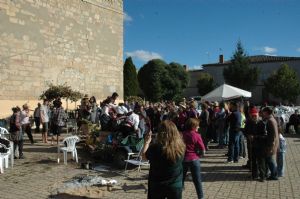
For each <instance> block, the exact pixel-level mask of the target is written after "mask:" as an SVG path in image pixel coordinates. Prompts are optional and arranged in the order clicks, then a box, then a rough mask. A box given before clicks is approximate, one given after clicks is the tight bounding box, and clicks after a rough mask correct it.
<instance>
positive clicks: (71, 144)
mask: <svg viewBox="0 0 300 199" xmlns="http://www.w3.org/2000/svg"><path fill="white" fill-rule="evenodd" d="M79 140H80V139H79V137H78V136H70V137H66V138H65V139H64V140H63V142H62V143H61V144H62V145H63V146H59V151H62V152H63V153H64V164H67V154H68V152H70V153H72V157H73V160H74V159H75V160H76V162H77V163H78V155H77V149H76V143H77V142H79ZM65 143H66V144H67V146H65Z"/></svg>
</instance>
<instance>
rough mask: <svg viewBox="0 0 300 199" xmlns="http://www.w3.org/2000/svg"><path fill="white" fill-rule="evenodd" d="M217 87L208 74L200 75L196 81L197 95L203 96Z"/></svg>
mask: <svg viewBox="0 0 300 199" xmlns="http://www.w3.org/2000/svg"><path fill="white" fill-rule="evenodd" d="M216 87H217V84H216V82H215V80H214V78H213V77H212V76H211V75H210V74H209V73H201V74H200V75H199V78H198V81H197V88H198V92H199V95H201V96H203V95H206V94H207V93H209V92H210V91H212V90H213V89H215V88H216Z"/></svg>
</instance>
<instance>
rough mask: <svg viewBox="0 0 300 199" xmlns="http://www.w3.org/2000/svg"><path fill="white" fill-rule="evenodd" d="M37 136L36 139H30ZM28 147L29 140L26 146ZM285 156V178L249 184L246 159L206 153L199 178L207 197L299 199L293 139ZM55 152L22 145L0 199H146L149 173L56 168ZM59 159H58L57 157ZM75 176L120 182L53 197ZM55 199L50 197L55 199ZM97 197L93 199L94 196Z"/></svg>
mask: <svg viewBox="0 0 300 199" xmlns="http://www.w3.org/2000/svg"><path fill="white" fill-rule="evenodd" d="M34 136H36V137H37V136H38V135H36V134H35V135H34ZM27 143H28V141H27ZM287 143H288V151H287V155H286V162H287V166H286V175H285V177H283V178H280V180H279V181H266V182H264V183H261V182H257V181H252V180H251V178H250V173H249V172H248V171H247V170H245V169H242V167H241V166H242V165H243V164H245V162H246V160H241V161H240V162H239V163H235V164H225V163H224V162H225V160H226V158H225V156H224V154H225V153H226V151H225V150H224V149H214V147H212V149H211V150H209V151H208V153H207V155H206V157H205V158H204V159H202V161H201V162H202V165H201V166H202V177H203V181H204V183H203V186H204V194H205V198H220V199H221V198H300V183H299V182H300V175H299V171H300V137H299V136H295V135H293V136H292V135H291V136H290V137H288V138H287ZM56 152H57V149H56V147H55V146H50V145H49V144H47V145H46V144H41V143H39V142H38V143H36V144H34V145H29V144H25V150H24V154H25V156H26V159H24V160H15V165H14V168H13V169H11V168H9V169H5V173H4V174H0V198H1V199H2V198H3V199H10V198H11V199H13V198H14V199H18V198H30V199H35V198H37V199H39V198H92V197H91V196H95V193H98V195H97V197H96V198H107V199H110V198H122V199H126V198H128V199H133V198H141V199H142V198H146V196H147V194H146V193H147V181H146V175H147V173H148V171H147V169H143V170H142V172H141V174H140V175H138V176H136V172H134V171H130V172H129V176H128V177H125V176H124V175H123V171H114V170H109V171H105V172H95V171H90V170H83V169H80V168H79V167H80V166H79V165H77V164H75V163H74V162H73V161H71V160H70V159H69V161H68V165H67V166H65V165H63V164H62V163H60V164H57V153H56ZM87 157H88V154H86V153H85V152H84V151H82V150H81V151H80V153H79V161H83V162H84V161H86V159H85V158H87ZM60 158H63V157H62V154H60ZM78 175H99V176H102V177H105V178H113V179H116V180H117V181H118V183H119V184H118V185H117V186H114V187H113V188H112V190H111V191H107V190H106V187H91V188H89V189H84V191H82V190H79V189H77V190H75V192H76V194H77V195H78V193H81V194H83V195H84V196H85V197H80V196H76V195H75V194H70V193H66V194H56V193H57V192H56V191H55V190H57V188H61V187H62V186H63V182H64V181H66V180H70V179H71V178H73V177H74V176H78ZM53 194H54V195H53ZM94 198H95V197H94ZM183 198H188V199H190V198H197V197H196V191H195V189H194V186H193V183H192V181H191V179H188V180H187V182H186V187H185V190H184V192H183Z"/></svg>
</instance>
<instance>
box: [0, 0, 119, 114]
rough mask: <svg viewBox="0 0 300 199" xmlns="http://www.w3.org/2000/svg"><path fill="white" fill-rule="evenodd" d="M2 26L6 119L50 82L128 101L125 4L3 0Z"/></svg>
mask: <svg viewBox="0 0 300 199" xmlns="http://www.w3.org/2000/svg"><path fill="white" fill-rule="evenodd" d="M0 21H1V23H0V35H1V37H0V85H1V86H0V117H1V115H4V114H5V113H6V112H7V111H9V108H10V107H7V104H6V102H7V100H9V101H10V102H13V101H16V102H18V103H19V102H24V103H25V102H32V101H36V100H37V99H38V97H39V95H40V94H41V93H42V91H43V90H45V89H46V88H47V85H48V84H49V83H50V82H52V83H54V84H63V83H67V84H68V85H70V86H71V87H72V88H73V89H74V90H79V91H81V92H83V93H88V94H89V95H95V96H96V97H97V98H98V99H103V98H105V97H106V96H108V95H111V93H112V92H115V91H116V92H118V93H119V94H120V96H121V98H122V97H123V1H122V0H0ZM19 105H21V104H19Z"/></svg>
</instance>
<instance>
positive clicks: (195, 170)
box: [182, 160, 204, 199]
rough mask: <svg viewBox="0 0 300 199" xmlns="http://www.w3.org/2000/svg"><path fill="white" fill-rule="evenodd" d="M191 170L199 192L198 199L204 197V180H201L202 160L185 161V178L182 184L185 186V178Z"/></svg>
mask: <svg viewBox="0 0 300 199" xmlns="http://www.w3.org/2000/svg"><path fill="white" fill-rule="evenodd" d="M189 169H190V170H191V173H192V177H193V182H194V186H195V189H196V192H197V196H198V199H200V198H204V196H203V190H202V180H201V165H200V160H194V161H191V162H183V179H182V184H183V186H184V180H185V177H186V173H187V172H188V170H189Z"/></svg>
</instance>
